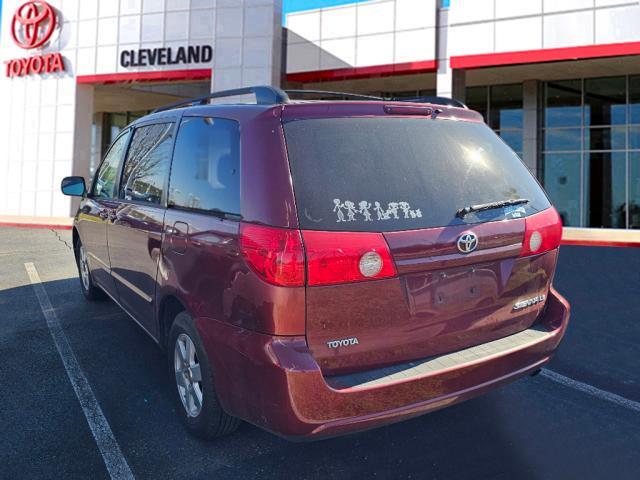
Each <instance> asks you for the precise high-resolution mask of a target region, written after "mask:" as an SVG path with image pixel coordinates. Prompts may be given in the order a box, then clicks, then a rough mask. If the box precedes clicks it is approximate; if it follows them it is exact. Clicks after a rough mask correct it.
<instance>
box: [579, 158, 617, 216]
mask: <svg viewBox="0 0 640 480" xmlns="http://www.w3.org/2000/svg"><path fill="white" fill-rule="evenodd" d="M625 157H626V154H625V152H613V153H591V154H590V155H589V156H588V157H587V158H585V196H586V199H585V200H586V206H587V226H589V227H597V228H601V227H608V228H625V227H626V202H625V170H626V168H625V163H626V162H625Z"/></svg>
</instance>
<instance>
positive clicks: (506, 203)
mask: <svg viewBox="0 0 640 480" xmlns="http://www.w3.org/2000/svg"><path fill="white" fill-rule="evenodd" d="M525 203H529V200H527V199H526V198H516V199H512V200H502V201H500V202H491V203H482V204H480V205H471V206H470V207H464V208H460V209H458V211H457V212H456V217H459V218H464V217H465V216H466V215H468V214H470V213H473V212H482V211H484V210H493V209H495V208H502V207H510V206H512V205H524V204H525Z"/></svg>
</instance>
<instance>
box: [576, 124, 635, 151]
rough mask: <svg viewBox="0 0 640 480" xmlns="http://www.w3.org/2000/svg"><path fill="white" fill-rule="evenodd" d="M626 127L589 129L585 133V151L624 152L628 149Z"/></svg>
mask: <svg viewBox="0 0 640 480" xmlns="http://www.w3.org/2000/svg"><path fill="white" fill-rule="evenodd" d="M625 130H626V129H625V127H610V128H589V129H585V131H584V135H585V136H584V148H585V150H624V149H625V148H626V147H627V137H626V135H627V133H626V131H625Z"/></svg>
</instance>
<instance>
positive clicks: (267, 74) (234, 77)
mask: <svg viewBox="0 0 640 480" xmlns="http://www.w3.org/2000/svg"><path fill="white" fill-rule="evenodd" d="M220 3H221V2H218V4H219V7H218V8H217V9H216V16H217V19H216V29H215V32H216V33H215V44H214V49H215V55H214V57H215V58H214V65H213V77H212V80H211V88H212V90H213V91H220V90H228V89H232V88H239V87H248V86H254V85H274V86H279V85H280V78H281V76H282V0H254V1H252V2H245V3H242V2H238V5H237V6H234V5H233V2H226V3H228V4H229V5H231V6H230V7H227V6H226V4H225V5H223V6H220Z"/></svg>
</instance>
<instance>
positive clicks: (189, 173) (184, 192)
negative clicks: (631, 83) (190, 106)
mask: <svg viewBox="0 0 640 480" xmlns="http://www.w3.org/2000/svg"><path fill="white" fill-rule="evenodd" d="M169 205H170V206H175V207H182V208H191V209H196V210H204V211H222V212H226V213H233V214H240V130H239V127H238V124H237V122H235V121H233V120H224V119H219V118H207V117H194V118H186V119H184V120H183V121H182V123H181V124H180V130H179V131H178V137H177V138H176V146H175V152H174V155H173V166H172V168H171V181H170V189H169Z"/></svg>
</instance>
